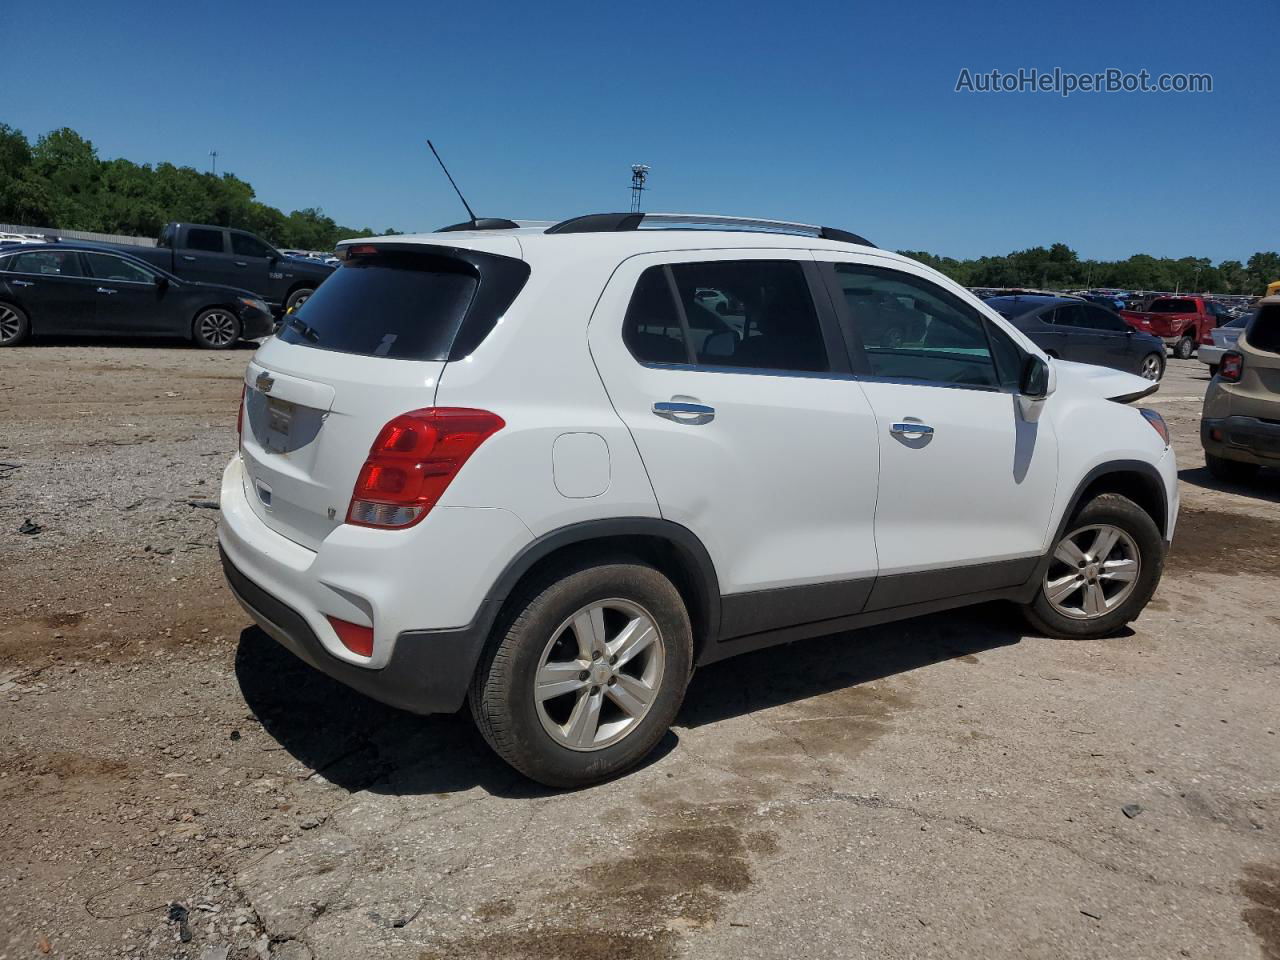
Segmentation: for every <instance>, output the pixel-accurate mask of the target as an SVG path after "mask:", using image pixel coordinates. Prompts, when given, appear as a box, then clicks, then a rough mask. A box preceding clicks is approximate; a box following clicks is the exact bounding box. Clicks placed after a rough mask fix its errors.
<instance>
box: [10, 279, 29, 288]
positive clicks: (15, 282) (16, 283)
mask: <svg viewBox="0 0 1280 960" xmlns="http://www.w3.org/2000/svg"><path fill="white" fill-rule="evenodd" d="M9 282H10V283H12V284H13V285H14V286H15V287H34V286H35V284H34V283H32V282H31V281H30V280H10V281H9Z"/></svg>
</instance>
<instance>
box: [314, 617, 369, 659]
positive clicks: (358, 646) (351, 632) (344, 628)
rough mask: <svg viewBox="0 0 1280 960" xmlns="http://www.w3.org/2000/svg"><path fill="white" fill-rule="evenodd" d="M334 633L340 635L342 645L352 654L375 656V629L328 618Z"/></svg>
mask: <svg viewBox="0 0 1280 960" xmlns="http://www.w3.org/2000/svg"><path fill="white" fill-rule="evenodd" d="M325 619H327V620H328V621H329V626H331V627H333V632H334V633H336V634H337V635H338V639H339V640H341V641H342V645H343V646H344V647H346V648H347V649H348V650H350V651H351V652H352V653H358V654H360V656H362V657H372V656H373V627H362V626H360V624H358V623H351V622H350V621H347V620H339V619H338V618H337V617H326V618H325Z"/></svg>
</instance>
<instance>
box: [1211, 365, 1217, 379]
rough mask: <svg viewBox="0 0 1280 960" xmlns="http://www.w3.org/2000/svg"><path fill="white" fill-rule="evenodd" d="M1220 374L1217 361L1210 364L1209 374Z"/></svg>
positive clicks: (1212, 375)
mask: <svg viewBox="0 0 1280 960" xmlns="http://www.w3.org/2000/svg"><path fill="white" fill-rule="evenodd" d="M1217 375H1218V365H1217V364H1216V363H1211V364H1209V376H1211V377H1216V376H1217Z"/></svg>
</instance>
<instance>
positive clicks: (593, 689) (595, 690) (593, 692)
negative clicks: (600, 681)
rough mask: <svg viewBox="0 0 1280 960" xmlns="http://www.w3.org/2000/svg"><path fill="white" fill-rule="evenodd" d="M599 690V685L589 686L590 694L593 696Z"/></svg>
mask: <svg viewBox="0 0 1280 960" xmlns="http://www.w3.org/2000/svg"><path fill="white" fill-rule="evenodd" d="M599 692H600V688H599V687H592V688H591V695H592V696H595V695H596V694H597V693H599Z"/></svg>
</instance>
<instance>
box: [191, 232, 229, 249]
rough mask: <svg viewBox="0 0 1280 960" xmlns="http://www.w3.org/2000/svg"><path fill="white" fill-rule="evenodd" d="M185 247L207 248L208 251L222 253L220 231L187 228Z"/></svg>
mask: <svg viewBox="0 0 1280 960" xmlns="http://www.w3.org/2000/svg"><path fill="white" fill-rule="evenodd" d="M187 248H188V249H190V250H207V251H208V252H209V253H222V231H221V230H188V231H187Z"/></svg>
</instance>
